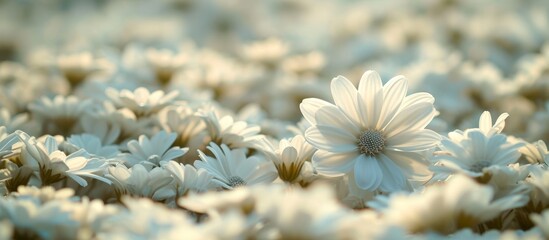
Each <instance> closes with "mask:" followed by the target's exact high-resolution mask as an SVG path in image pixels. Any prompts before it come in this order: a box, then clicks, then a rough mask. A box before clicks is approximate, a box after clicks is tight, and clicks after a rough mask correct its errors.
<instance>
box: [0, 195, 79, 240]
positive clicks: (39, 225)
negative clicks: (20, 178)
mask: <svg viewBox="0 0 549 240" xmlns="http://www.w3.org/2000/svg"><path fill="white" fill-rule="evenodd" d="M67 204H69V202H67V201H48V202H45V203H42V202H41V201H40V200H39V199H37V198H33V197H29V198H13V197H7V198H3V197H0V221H2V220H4V219H7V220H8V221H9V222H11V223H12V224H13V226H14V232H13V234H14V235H13V237H14V238H15V239H29V238H40V239H68V238H74V237H75V236H74V235H72V234H71V233H75V230H76V229H77V228H78V222H77V221H76V220H75V219H73V218H72V216H71V212H70V211H69V209H67V206H66V205H67Z"/></svg>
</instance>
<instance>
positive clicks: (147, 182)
mask: <svg viewBox="0 0 549 240" xmlns="http://www.w3.org/2000/svg"><path fill="white" fill-rule="evenodd" d="M108 172H109V173H108V174H106V176H105V177H107V178H109V179H110V180H112V182H113V186H114V188H115V192H116V195H117V197H118V198H119V199H120V198H121V197H122V196H123V195H131V196H135V197H147V198H151V199H153V200H155V201H164V200H166V199H169V198H172V197H174V196H175V190H174V189H173V186H172V185H171V183H172V179H173V178H172V176H171V175H170V172H168V171H166V170H165V169H163V168H153V169H152V170H147V169H146V168H145V167H144V166H143V165H141V164H136V165H134V166H133V167H131V168H127V167H126V166H124V165H121V164H120V165H116V166H111V167H109V169H108Z"/></svg>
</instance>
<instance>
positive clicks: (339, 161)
mask: <svg viewBox="0 0 549 240" xmlns="http://www.w3.org/2000/svg"><path fill="white" fill-rule="evenodd" d="M358 156H359V153H358V152H357V153H332V152H327V151H324V150H318V151H316V152H315V154H314V155H313V158H312V162H313V166H314V167H315V169H316V170H317V171H318V173H320V174H322V175H325V176H328V177H338V176H342V175H343V174H345V173H348V172H350V171H351V170H352V169H353V166H355V161H356V159H357V157H358Z"/></svg>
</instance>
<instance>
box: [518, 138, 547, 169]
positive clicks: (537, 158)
mask: <svg viewBox="0 0 549 240" xmlns="http://www.w3.org/2000/svg"><path fill="white" fill-rule="evenodd" d="M519 152H520V153H522V155H523V156H524V157H525V158H526V160H528V162H530V163H540V164H545V165H546V166H549V151H548V150H547V145H546V144H545V142H544V141H543V140H538V141H537V142H535V143H526V145H525V146H524V147H521V148H520V149H519Z"/></svg>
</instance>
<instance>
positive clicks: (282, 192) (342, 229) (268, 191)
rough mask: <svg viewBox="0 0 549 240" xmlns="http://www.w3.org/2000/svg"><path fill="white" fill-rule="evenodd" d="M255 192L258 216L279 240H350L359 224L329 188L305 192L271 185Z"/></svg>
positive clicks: (256, 189)
mask: <svg viewBox="0 0 549 240" xmlns="http://www.w3.org/2000/svg"><path fill="white" fill-rule="evenodd" d="M252 190H254V191H253V193H254V195H255V196H256V198H257V202H256V212H257V214H258V215H259V216H260V217H261V219H265V221H266V222H267V223H268V224H267V225H266V226H265V227H266V228H267V229H269V230H271V231H273V232H274V233H273V234H274V237H275V238H276V239H350V238H351V236H352V234H353V230H354V229H356V227H357V225H355V224H358V223H359V222H358V221H356V220H358V218H356V215H353V214H352V212H351V211H350V210H349V209H347V208H345V207H344V206H343V205H341V204H340V203H339V201H338V200H337V198H336V195H335V193H334V191H333V190H332V189H331V188H330V187H328V186H327V185H315V186H312V187H310V188H308V189H305V190H302V189H299V188H295V189H294V188H291V189H285V188H282V187H280V186H277V185H271V186H265V187H262V188H254V189H252ZM320 199H322V201H319V200H320Z"/></svg>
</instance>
